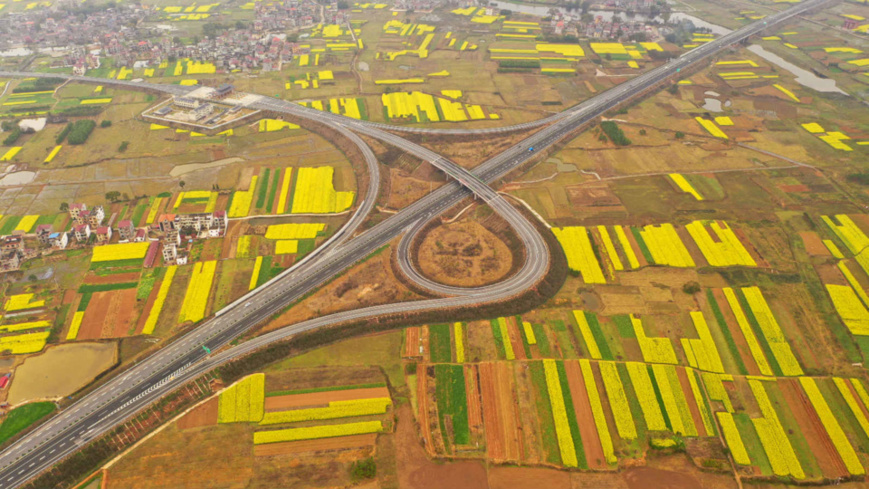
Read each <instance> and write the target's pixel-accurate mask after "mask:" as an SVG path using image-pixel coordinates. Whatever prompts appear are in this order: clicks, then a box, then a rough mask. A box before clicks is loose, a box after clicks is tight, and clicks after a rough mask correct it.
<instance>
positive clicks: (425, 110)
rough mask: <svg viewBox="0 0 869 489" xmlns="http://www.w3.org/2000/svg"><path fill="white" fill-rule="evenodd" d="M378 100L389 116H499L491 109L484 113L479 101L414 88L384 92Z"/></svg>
mask: <svg viewBox="0 0 869 489" xmlns="http://www.w3.org/2000/svg"><path fill="white" fill-rule="evenodd" d="M381 102H382V103H383V107H384V112H385V116H386V117H387V119H390V120H393V119H394V120H407V119H409V120H412V121H413V122H441V121H445V122H464V121H475V120H483V119H499V118H500V116H498V114H495V113H491V112H489V113H488V114H487V113H486V111H485V110H484V109H483V108H482V107H481V106H480V105H473V104H464V103H461V102H456V101H454V100H451V99H449V98H443V97H437V96H433V95H430V94H427V93H423V92H417V91H414V92H392V93H384V94H383V95H382V96H381Z"/></svg>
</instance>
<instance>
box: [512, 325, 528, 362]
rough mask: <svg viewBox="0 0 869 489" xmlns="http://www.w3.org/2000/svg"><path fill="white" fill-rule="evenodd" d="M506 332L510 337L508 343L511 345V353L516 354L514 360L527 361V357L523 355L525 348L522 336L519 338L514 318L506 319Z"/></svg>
mask: <svg viewBox="0 0 869 489" xmlns="http://www.w3.org/2000/svg"><path fill="white" fill-rule="evenodd" d="M507 332H508V333H509V335H510V343H512V344H513V353H515V354H516V359H517V360H525V359H527V358H528V357H527V356H526V355H525V348H524V346H523V342H522V336H520V333H519V326H517V325H516V318H515V317H508V318H507Z"/></svg>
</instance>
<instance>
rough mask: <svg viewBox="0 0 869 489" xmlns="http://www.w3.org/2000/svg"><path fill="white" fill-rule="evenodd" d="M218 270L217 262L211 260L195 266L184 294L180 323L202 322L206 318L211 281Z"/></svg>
mask: <svg viewBox="0 0 869 489" xmlns="http://www.w3.org/2000/svg"><path fill="white" fill-rule="evenodd" d="M216 269H217V261H215V260H210V261H206V262H198V263H196V264H195V265H194V266H193V274H192V275H191V276H190V283H189V285H188V286H187V292H186V293H185V294H184V303H183V304H182V305H181V313H180V316H179V318H178V320H179V321H181V322H184V321H192V322H194V323H195V322H197V321H201V320H202V318H204V317H205V308H206V307H207V306H208V296H209V294H211V281H212V280H213V279H214V272H215V270H216Z"/></svg>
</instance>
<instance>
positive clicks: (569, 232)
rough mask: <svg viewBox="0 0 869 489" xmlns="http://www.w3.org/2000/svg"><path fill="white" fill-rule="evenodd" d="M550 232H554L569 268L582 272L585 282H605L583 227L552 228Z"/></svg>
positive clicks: (587, 234)
mask: <svg viewBox="0 0 869 489" xmlns="http://www.w3.org/2000/svg"><path fill="white" fill-rule="evenodd" d="M552 233H553V234H555V237H556V238H558V242H559V243H560V244H561V247H562V248H563V249H564V254H565V255H566V256H567V265H568V266H569V267H570V269H571V270H575V271H577V272H579V273H580V274H582V280H583V281H584V282H586V283H590V284H603V283H606V277H605V276H604V274H603V270H602V269H601V266H600V262H599V261H598V259H597V256H596V255H595V253H594V249H593V248H592V243H591V239H590V237H589V233H588V231H587V230H586V228H585V227H583V226H569V227H563V228H552Z"/></svg>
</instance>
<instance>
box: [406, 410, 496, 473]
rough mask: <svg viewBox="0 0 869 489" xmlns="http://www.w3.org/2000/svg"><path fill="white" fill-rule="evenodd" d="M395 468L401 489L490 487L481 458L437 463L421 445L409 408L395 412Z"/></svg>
mask: <svg viewBox="0 0 869 489" xmlns="http://www.w3.org/2000/svg"><path fill="white" fill-rule="evenodd" d="M396 413H397V415H398V424H397V425H396V431H395V442H396V457H395V458H396V469H397V472H398V487H401V488H402V489H445V488H456V489H477V488H479V489H484V488H486V487H488V483H487V480H486V467H485V465H484V464H483V463H482V462H481V461H478V460H476V461H466V462H453V461H449V462H444V463H439V462H434V461H432V460H431V459H429V457H427V456H426V453H425V451H424V450H423V449H422V447H420V446H419V439H418V438H417V433H416V429H414V426H413V422H412V417H411V414H410V407H409V405H408V404H404V405H402V406H401V407H399V408H398V410H397V411H396Z"/></svg>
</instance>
